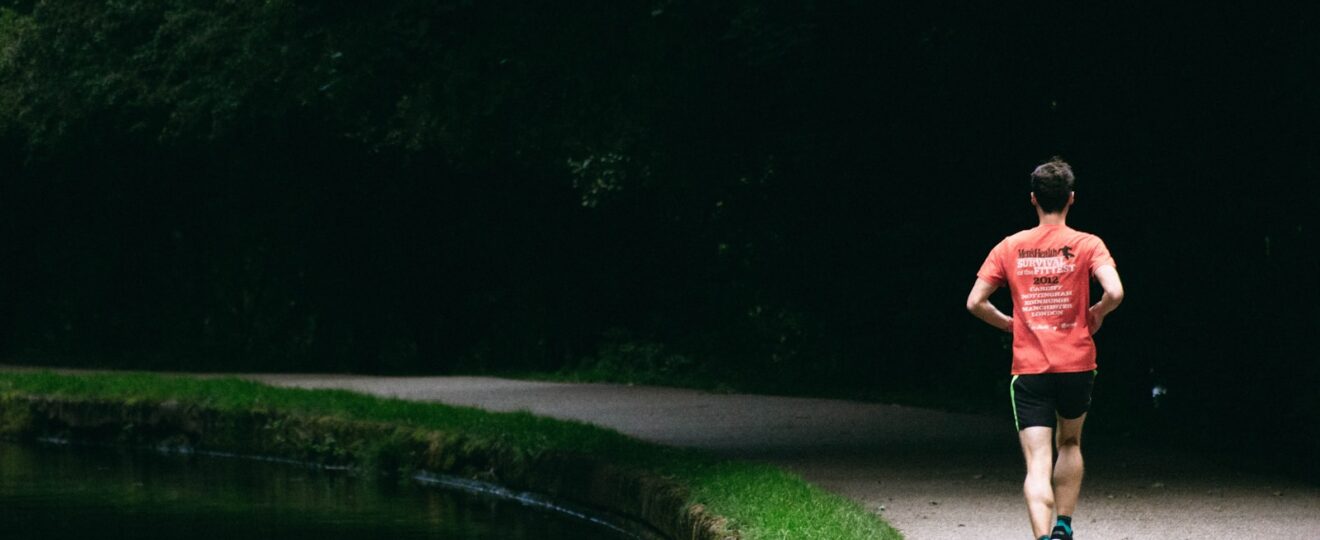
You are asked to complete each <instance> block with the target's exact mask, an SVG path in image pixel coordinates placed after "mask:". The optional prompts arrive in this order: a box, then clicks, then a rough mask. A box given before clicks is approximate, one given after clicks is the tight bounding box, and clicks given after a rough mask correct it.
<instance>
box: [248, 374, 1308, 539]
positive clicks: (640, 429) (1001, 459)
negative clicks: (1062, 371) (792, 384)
mask: <svg viewBox="0 0 1320 540" xmlns="http://www.w3.org/2000/svg"><path fill="white" fill-rule="evenodd" d="M246 377H248V378H250V379H254V380H259V381H262V382H266V383H270V384H275V385H279V386H290V387H299V388H341V389H347V390H355V391H359V392H365V393H369V394H375V395H381V396H390V397H397V398H403V399H412V400H424V401H440V402H444V403H450V404H456V405H468V406H474V407H480V408H483V409H487V410H493V411H516V410H526V411H529V412H532V413H534V414H539V415H544V416H551V417H555V418H564V419H572V420H581V421H585V422H590V423H593V424H597V425H602V426H607V427H610V428H613V429H616V430H618V431H621V432H623V433H626V434H629V435H632V436H635V437H638V438H641V439H645V440H648V441H654V442H657V443H662V444H669V445H676V446H687V447H693V448H702V449H705V450H709V451H712V452H715V453H717V454H720V455H723V456H728V457H736V458H743V459H755V460H762V461H766V462H769V463H773V464H775V465H779V466H782V467H784V468H787V469H789V470H792V471H794V472H797V473H798V474H800V475H802V476H803V477H804V478H806V479H807V480H809V481H811V482H813V483H815V484H817V485H820V486H822V487H824V488H826V489H829V490H831V491H834V492H836V493H840V494H842V495H844V496H846V497H850V498H852V499H854V500H857V501H859V502H861V503H862V504H863V505H865V507H866V508H867V509H870V510H871V511H874V512H878V513H880V514H881V515H883V516H884V517H885V519H887V520H888V521H889V522H890V523H891V524H893V525H894V526H895V527H898V528H899V529H900V530H902V531H903V532H904V534H905V535H906V536H907V538H909V539H911V540H941V539H989V540H1002V539H1016V538H1028V537H1029V532H1030V531H1029V530H1028V525H1027V519H1026V511H1025V509H1024V506H1023V504H1022V502H1021V496H1020V493H1021V485H1022V484H1021V482H1022V473H1023V466H1022V463H1021V460H1022V458H1021V455H1020V453H1019V450H1018V448H1017V441H1016V437H1015V436H1014V433H1013V430H1012V427H1011V425H1009V424H1006V423H1005V421H1003V420H1000V419H997V418H990V417H984V416H975V415H963V414H951V413H943V412H937V411H931V410H926V409H919V408H913V407H903V406H897V405H883V404H871V403H856V402H849V401H840V400H829V399H812V398H787V397H771V396H757V395H738V394H733V395H726V394H712V393H707V392H700V391H694V390H682V389H674V388H659V387H644V386H625V385H613V384H564V383H548V382H533V381H515V380H507V379H496V378H489V377H369V376H355V375H350V376H341V375H248V376H246ZM1087 464H1088V466H1089V470H1088V475H1087V479H1086V483H1085V485H1084V487H1083V490H1082V500H1081V501H1080V503H1079V505H1078V512H1077V515H1076V516H1075V519H1076V522H1075V523H1076V528H1077V530H1078V533H1079V536H1078V538H1079V539H1084V540H1122V539H1131V540H1137V539H1169V538H1174V539H1203V538H1232V539H1249V538H1316V537H1317V534H1320V533H1317V531H1320V488H1317V487H1313V486H1308V485H1305V484H1301V483H1298V482H1293V481H1289V480H1286V479H1282V478H1277V477H1271V476H1260V475H1253V474H1248V473H1242V472H1237V471H1233V470H1229V469H1226V468H1224V467H1222V466H1219V465H1215V464H1213V463H1211V462H1209V461H1207V460H1203V459H1200V458H1197V457H1195V456H1191V455H1185V454H1184V455H1173V454H1171V453H1168V452H1150V451H1147V450H1143V449H1142V448H1140V447H1137V446H1129V447H1126V448H1125V447H1123V446H1105V447H1102V448H1099V449H1091V450H1088V453H1087Z"/></svg>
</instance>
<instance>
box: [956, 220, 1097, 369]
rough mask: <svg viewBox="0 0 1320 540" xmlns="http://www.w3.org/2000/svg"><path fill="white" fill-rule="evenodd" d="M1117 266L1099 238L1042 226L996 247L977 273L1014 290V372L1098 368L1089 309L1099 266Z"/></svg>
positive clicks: (1066, 229)
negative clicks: (1092, 282)
mask: <svg viewBox="0 0 1320 540" xmlns="http://www.w3.org/2000/svg"><path fill="white" fill-rule="evenodd" d="M1101 266H1114V259H1113V257H1110V256H1109V248H1106V247H1105V243H1104V242H1102V241H1101V240H1100V238H1099V237H1097V236H1095V235H1093V234H1088V233H1084V232H1080V231H1075V230H1073V229H1070V228H1068V226H1067V225H1040V226H1038V227H1036V228H1034V229H1028V230H1025V231H1022V232H1019V233H1017V234H1014V235H1012V236H1009V237H1008V238H1005V239H1004V240H1003V241H1002V242H999V245H997V246H995V248H994V249H993V250H991V251H990V255H989V256H988V257H986V258H985V263H983V264H982V265H981V270H980V271H978V272H977V273H976V277H978V278H980V279H982V280H984V281H986V282H988V283H991V284H994V285H997V286H1000V287H1002V286H1004V285H1008V290H1009V292H1011V293H1012V295H1013V374H1014V375H1027V374H1034V373H1073V372H1078V371H1091V370H1093V369H1095V367H1096V366H1095V341H1093V340H1092V339H1091V325H1090V319H1089V317H1088V316H1087V315H1088V313H1089V312H1088V311H1087V309H1088V308H1089V307H1090V305H1091V283H1090V279H1091V278H1092V277H1093V276H1094V273H1095V269H1096V268H1099V267H1101Z"/></svg>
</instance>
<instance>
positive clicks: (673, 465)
mask: <svg viewBox="0 0 1320 540" xmlns="http://www.w3.org/2000/svg"><path fill="white" fill-rule="evenodd" d="M0 396H3V397H24V396H31V397H49V398H65V399H82V400H106V401H117V402H124V403H129V404H132V403H164V402H177V403H180V404H187V405H193V406H199V407H205V408H208V409H214V410H220V411H231V412H244V411H253V410H261V411H279V412H281V413H283V414H288V415H293V416H305V417H315V418H326V417H330V418H336V419H342V420H349V421H366V422H378V423H384V424H390V425H397V426H406V427H410V428H417V429H426V430H433V431H437V432H444V433H462V434H463V435H464V436H466V437H469V438H472V439H475V440H481V441H484V442H487V443H490V444H493V445H496V446H498V447H501V448H506V449H512V452H513V453H514V454H516V455H522V456H528V457H529V458H533V457H535V456H539V455H542V454H544V453H547V452H572V453H580V454H586V455H594V456H606V457H607V458H608V461H609V462H611V463H613V464H616V465H620V466H625V467H635V468H638V469H640V470H645V471H649V472H651V473H654V474H657V475H660V476H662V477H664V478H670V479H673V480H674V481H676V482H678V483H680V484H683V485H685V486H686V487H687V488H688V490H689V491H690V497H691V500H690V501H689V504H699V505H702V506H704V507H705V508H706V509H707V510H708V511H710V512H711V513H713V514H716V515H719V516H723V517H725V518H727V519H728V525H729V527H730V529H732V530H734V531H736V532H737V533H738V534H739V535H741V536H742V538H745V539H748V540H759V539H789V538H792V539H830V540H848V539H898V538H901V535H899V534H898V532H897V531H895V530H894V529H893V528H892V527H890V526H889V525H888V524H886V523H884V521H882V520H881V519H880V518H879V517H878V516H876V515H874V514H872V513H870V512H867V511H866V510H865V509H863V508H862V507H861V506H860V505H858V504H857V503H855V502H853V501H850V500H848V499H845V498H843V497H840V496H838V495H835V494H832V493H828V492H826V491H824V490H822V489H820V488H818V487H816V486H813V485H811V484H809V483H807V482H805V481H804V480H802V479H801V478H799V477H798V476H796V475H794V474H791V473H788V472H786V471H783V470H781V469H778V468H776V467H773V466H770V465H766V464H760V463H750V462H742V461H733V460H722V459H717V458H715V457H713V456H710V455H708V454H706V453H704V452H700V451H696V450H688V449H679V448H672V447H666V446H661V445H656V444H651V443H647V442H644V441H639V440H637V439H633V438H630V437H627V436H625V435H623V434H620V433H618V432H616V431H613V430H610V429H605V428H601V427H597V426H592V425H589V424H586V423H582V422H574V421H565V420H557V419H549V418H543V417H538V416H534V415H532V414H530V413H526V412H516V413H493V412H486V411H482V410H479V409H475V408H469V407H456V406H449V405H443V404H437V403H422V402H412V401H404V400H399V399H387V398H378V397H374V396H367V395H363V394H358V393H354V392H348V391H343V390H301V389H291V388H276V387H272V386H267V385H263V384H259V383H255V382H250V381H243V380H239V379H235V378H216V379H201V378H193V377H179V376H166V375H157V374H142V373H126V374H78V375H60V374H53V373H48V372H16V373H0Z"/></svg>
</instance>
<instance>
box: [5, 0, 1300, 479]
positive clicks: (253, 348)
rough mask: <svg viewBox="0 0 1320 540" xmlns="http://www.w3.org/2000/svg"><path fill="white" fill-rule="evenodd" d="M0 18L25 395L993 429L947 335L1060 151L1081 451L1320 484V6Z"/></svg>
mask: <svg viewBox="0 0 1320 540" xmlns="http://www.w3.org/2000/svg"><path fill="white" fill-rule="evenodd" d="M0 5H3V6H4V7H3V8H0V249H3V250H4V251H3V256H0V350H2V351H0V352H2V353H3V358H4V359H6V361H13V362H22V363H30V364H49V365H81V366H99V367H116V368H146V369H163V370H176V369H177V370H196V371H251V370H260V371H352V372H359V373H397V374H405V373H473V372H485V373H490V372H556V371H571V370H591V369H595V370H603V371H610V372H616V373H622V374H625V375H628V374H632V375H635V376H652V377H654V378H655V380H660V381H665V380H669V381H680V382H681V381H723V382H721V383H720V384H722V385H727V386H728V387H732V388H738V389H744V390H754V391H773V392H794V393H814V394H823V395H846V396H863V397H873V398H877V399H901V400H907V401H911V402H919V403H924V404H945V405H946V406H953V407H958V408H971V409H977V410H996V411H998V412H1005V411H1006V410H1007V408H1006V407H1007V405H1006V404H1007V386H1006V385H1007V382H1008V367H1009V352H1008V350H1007V349H1006V343H1007V336H1004V335H1000V334H998V333H997V332H995V331H994V330H993V329H990V328H989V327H986V326H985V325H983V324H982V323H980V322H979V321H977V320H975V319H974V318H972V317H971V316H969V315H968V314H967V313H966V312H965V311H964V309H963V301H964V299H965V297H966V294H967V290H968V289H969V287H970V286H971V284H972V281H973V280H974V279H975V272H976V270H977V268H978V267H979V265H980V263H981V261H982V260H983V259H984V257H985V255H986V253H987V252H988V251H989V249H990V248H991V247H993V246H994V244H995V243H996V242H998V241H999V240H1000V239H1001V238H1002V237H1004V236H1006V235H1008V234H1011V233H1013V232H1015V231H1017V230H1020V229H1023V228H1028V227H1031V226H1034V224H1035V215H1034V213H1033V211H1032V208H1031V206H1030V205H1029V203H1028V200H1027V189H1028V186H1027V180H1028V173H1029V172H1030V171H1031V169H1032V168H1033V167H1034V166H1035V165H1036V164H1037V163H1039V162H1040V161H1042V160H1043V159H1045V158H1048V157H1049V156H1051V155H1055V154H1058V155H1062V156H1063V157H1065V158H1066V159H1068V160H1069V161H1070V162H1071V163H1072V164H1073V166H1074V168H1075V170H1076V171H1077V175H1078V185H1077V206H1076V207H1075V208H1074V210H1073V212H1072V214H1071V215H1070V216H1069V224H1070V225H1071V226H1073V227H1074V228H1077V229H1080V230H1084V231H1088V232H1094V233H1096V234H1098V235H1100V236H1101V237H1103V238H1104V239H1105V241H1106V242H1107V244H1108V245H1109V247H1110V249H1111V251H1112V252H1113V254H1114V256H1115V258H1116V260H1117V262H1118V268H1119V271H1120V273H1121V274H1122V276H1123V279H1124V283H1125V285H1126V288H1127V291H1128V294H1127V301H1126V302H1125V303H1124V305H1123V307H1122V308H1121V309H1120V310H1119V311H1118V312H1116V314H1115V316H1113V317H1111V318H1110V319H1108V320H1107V321H1106V323H1105V327H1104V330H1103V331H1102V332H1101V333H1100V334H1099V336H1098V338H1097V341H1098V344H1099V348H1100V366H1101V367H1100V379H1099V381H1100V382H1099V387H1098V389H1097V396H1096V399H1097V411H1098V412H1099V411H1104V410H1108V411H1109V413H1110V416H1109V418H1110V419H1109V420H1099V422H1097V423H1102V424H1103V423H1104V422H1109V424H1110V425H1111V427H1112V428H1113V429H1115V430H1116V431H1121V430H1127V429H1138V428H1148V429H1155V430H1162V429H1165V428H1166V427H1168V426H1178V429H1179V430H1181V431H1180V433H1182V432H1185V433H1192V434H1199V435H1200V437H1198V438H1197V439H1196V440H1198V441H1200V442H1201V443H1205V442H1210V441H1214V442H1217V443H1219V444H1221V445H1225V446H1227V447H1229V448H1230V449H1232V448H1235V445H1243V446H1245V445H1247V444H1250V445H1253V446H1256V447H1259V445H1262V444H1266V445H1268V448H1269V449H1270V450H1269V451H1270V452H1279V453H1280V454H1284V453H1286V452H1287V451H1289V450H1310V451H1315V450H1318V449H1320V427H1317V426H1320V391H1317V388H1320V363H1317V362H1316V361H1315V357H1316V354H1315V352H1314V351H1313V350H1312V349H1311V348H1310V347H1308V346H1306V345H1309V344H1310V342H1311V341H1312V337H1313V336H1314V335H1315V334H1316V332H1317V331H1320V314H1318V312H1317V310H1316V309H1315V306H1316V304H1317V301H1318V300H1320V294H1317V293H1318V292H1320V291H1318V289H1320V286H1318V285H1317V282H1318V279H1317V276H1320V255H1317V249H1316V248H1317V246H1320V242H1317V234H1316V231H1317V227H1320V223H1317V216H1318V215H1320V189H1318V188H1317V187H1316V184H1317V178H1318V177H1320V153H1318V152H1317V150H1316V149H1317V140H1316V136H1315V125H1316V120H1317V119H1318V118H1320V114H1318V113H1320V88H1318V87H1317V82H1318V81H1320V19H1318V18H1317V9H1316V8H1315V7H1313V6H1301V5H1293V4H1292V3H1283V4H1280V5H1274V6H1272V7H1260V6H1252V7H1244V6H1243V5H1229V4H1227V3H1225V4H1224V5H1222V6H1220V5H1215V4H1213V3H1211V4H1198V5H1196V6H1188V7H1179V8H1170V7H1159V6H1154V5H1151V4H1150V3H1137V2H1132V3H1125V5H1105V6H1103V7H1101V6H1069V7H1064V6H1061V5H1058V4H1053V3H1051V4H1044V3H1042V4H1040V5H1028V4H1016V3H1015V4H1011V5H1001V4H984V5H979V4H978V5H975V6H965V5H962V4H961V3H951V2H911V3H890V2H850V1H835V2H809V1H805V2H804V1H799V2H789V1H775V0H718V1H701V2H696V1H683V0H654V1H651V2H620V1H579V2H569V3H547V2H512V1H508V2H499V1H476V0H469V1H448V2H446V1H433V0H432V1H420V0H382V1H378V2H367V3H362V2H342V1H324V2H310V1H302V0H272V1H253V0H230V1H200V2H192V1H189V2H185V1H181V0H155V1H150V0H123V1H118V2H55V1H7V2H0ZM1002 294H1003V293H1001V295H1002ZM995 300H996V303H997V304H999V305H1000V306H1001V307H1004V308H1007V297H1006V296H997V297H996V299H995ZM1156 386H1159V387H1161V388H1163V389H1164V390H1165V392H1166V393H1165V394H1164V395H1162V396H1159V401H1158V402H1156V401H1155V399H1154V398H1153V396H1152V388H1154V387H1156ZM1001 405H1002V406H1001ZM1000 409H1003V410H1002V411H1001V410H1000ZM1100 418H1102V417H1101V416H1099V415H1098V416H1097V419H1100ZM1302 465H1303V466H1305V467H1309V468H1310V469H1309V470H1310V471H1312V472H1314V465H1313V464H1307V463H1303V464H1302Z"/></svg>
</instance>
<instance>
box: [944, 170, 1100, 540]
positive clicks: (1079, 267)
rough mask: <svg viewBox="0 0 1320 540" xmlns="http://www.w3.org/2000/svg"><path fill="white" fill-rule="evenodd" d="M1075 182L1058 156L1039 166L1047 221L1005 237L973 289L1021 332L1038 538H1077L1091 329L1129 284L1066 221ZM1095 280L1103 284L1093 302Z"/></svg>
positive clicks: (1030, 508)
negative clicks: (1009, 303) (1009, 301)
mask: <svg viewBox="0 0 1320 540" xmlns="http://www.w3.org/2000/svg"><path fill="white" fill-rule="evenodd" d="M1073 181H1074V178H1073V172H1072V168H1071V167H1069V166H1068V164H1067V163H1065V162H1064V161H1063V160H1062V159H1060V158H1058V157H1055V158H1054V159H1052V160H1050V161H1049V162H1046V163H1044V164H1042V165H1040V166H1039V167H1036V170H1035V171H1033V172H1032V173H1031V204H1032V206H1035V207H1036V216H1037V217H1039V218H1040V225H1038V226H1036V227H1035V228H1033V229H1028V230H1025V231H1021V232H1019V233H1017V234H1014V235H1012V236H1009V237H1007V238H1005V239H1004V240H1003V241H1001V242H999V245H997V246H995V248H994V249H993V250H991V251H990V256H988V257H986V259H985V263H984V264H982V265H981V270H980V271H978V272H977V273H976V283H975V284H974V285H972V292H971V294H970V295H968V296H967V310H968V311H970V312H972V314H973V315H976V317H977V318H980V319H981V320H983V321H985V322H986V323H989V324H990V325H991V326H994V327H995V328H999V329H1000V330H1003V331H1005V332H1012V333H1013V382H1012V383H1011V387H1010V390H1009V393H1010V395H1011V396H1012V399H1013V418H1014V420H1015V422H1016V423H1017V429H1018V440H1019V441H1020V442H1021V443H1022V454H1023V456H1024V457H1025V458H1026V461H1027V478H1026V481H1025V482H1023V485H1022V492H1023V495H1025V496H1026V499H1027V514H1028V516H1029V517H1030V518H1031V530H1032V533H1033V536H1032V538H1037V539H1064V540H1071V539H1072V537H1073V536H1072V534H1073V529H1072V515H1073V511H1074V510H1075V509H1076V508H1077V495H1078V493H1079V492H1080V491H1081V488H1082V446H1081V442H1082V424H1083V423H1084V422H1086V411H1087V409H1088V408H1089V407H1090V405H1091V386H1092V384H1093V383H1094V381H1095V375H1096V371H1095V370H1096V364H1095V342H1094V341H1093V340H1092V339H1091V335H1092V334H1094V333H1096V331H1098V330H1100V325H1101V324H1103V323H1104V320H1105V317H1106V316H1107V315H1109V313H1110V312H1112V311H1113V310H1114V308H1116V307H1118V304H1119V302H1122V301H1123V284H1122V282H1120V281H1119V279H1118V270H1116V269H1115V268H1114V259H1113V258H1112V257H1110V256H1109V249H1108V248H1106V247H1105V244H1104V242H1102V241H1101V240H1100V238H1098V237H1096V236H1095V235H1093V234H1087V233H1084V232H1080V231H1075V230H1073V229H1070V228H1068V226H1067V225H1066V224H1065V223H1064V221H1065V220H1066V219H1067V217H1068V209H1069V208H1071V207H1072V204H1073V200H1074V193H1073ZM1091 277H1094V278H1095V279H1096V281H1099V282H1100V286H1101V287H1102V288H1103V289H1104V295H1103V296H1102V297H1101V298H1100V301H1099V302H1097V303H1096V304H1095V305H1093V306H1091V305H1090V303H1091V288H1090V281H1089V278H1091ZM1004 285H1008V289H1009V292H1010V293H1011V294H1012V296H1013V316H1012V317H1009V316H1007V315H1004V314H1003V312H1001V311H999V309H997V308H995V306H994V305H993V304H991V303H990V295H991V293H993V292H995V290H996V289H998V288H999V287H1002V286H1004ZM1087 306H1090V307H1089V308H1088V307H1087ZM1056 427H1057V429H1058V432H1057V433H1056V432H1055V429H1056ZM1056 444H1057V445H1058V459H1057V460H1056V459H1055V458H1054V452H1053V450H1054V445H1056ZM1056 512H1057V519H1056ZM1052 519H1053V520H1054V521H1053V524H1054V527H1053V528H1052V529H1051V527H1050V525H1051V520H1052Z"/></svg>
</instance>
